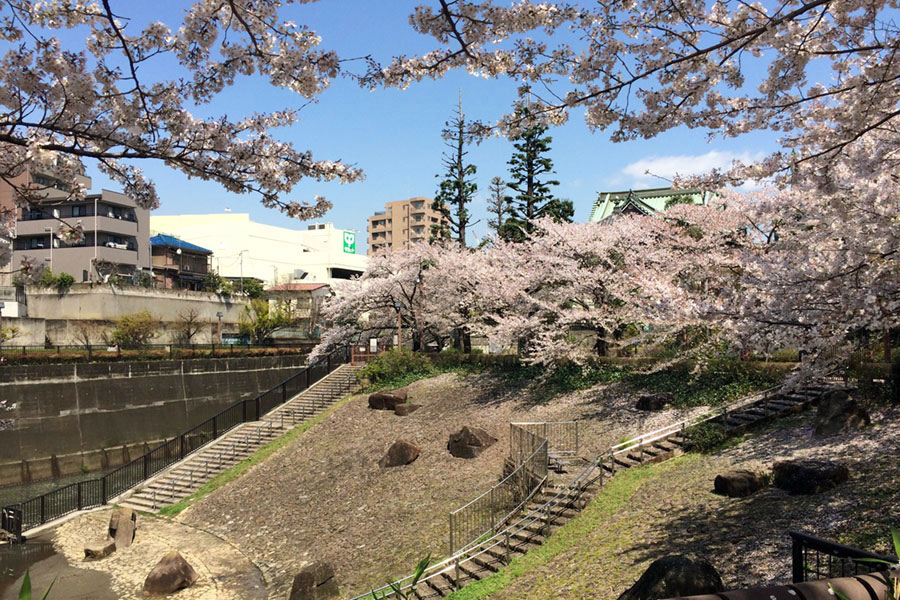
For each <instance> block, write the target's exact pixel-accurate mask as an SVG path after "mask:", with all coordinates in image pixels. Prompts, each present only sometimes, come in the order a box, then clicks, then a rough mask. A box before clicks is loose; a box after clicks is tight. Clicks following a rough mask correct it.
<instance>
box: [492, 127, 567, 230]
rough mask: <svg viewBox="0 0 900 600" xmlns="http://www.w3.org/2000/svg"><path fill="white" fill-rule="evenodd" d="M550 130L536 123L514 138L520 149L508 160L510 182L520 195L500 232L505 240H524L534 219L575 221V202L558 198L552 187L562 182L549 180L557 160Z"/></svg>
mask: <svg viewBox="0 0 900 600" xmlns="http://www.w3.org/2000/svg"><path fill="white" fill-rule="evenodd" d="M525 117H526V118H527V114H526V115H525ZM546 133H547V127H546V126H545V125H542V124H540V123H535V124H533V125H531V126H527V127H526V129H525V130H523V131H522V133H520V134H519V135H518V136H516V137H514V138H512V141H513V147H514V148H515V150H516V151H515V152H514V153H513V155H512V158H511V159H510V160H509V163H507V164H509V166H510V169H509V172H510V175H511V176H512V181H511V182H510V183H507V184H506V185H507V187H508V188H509V189H511V190H513V191H514V192H516V195H515V197H514V198H513V199H512V205H511V210H510V217H509V218H508V219H507V220H506V221H505V222H504V223H503V225H502V226H501V227H500V230H499V231H498V233H499V235H500V237H502V238H503V239H505V240H511V241H522V240H524V239H525V236H526V235H527V234H529V233H531V231H532V229H533V225H532V223H531V222H532V221H533V220H534V219H539V218H541V217H553V219H554V220H555V221H567V222H571V221H572V217H573V216H574V215H575V208H574V206H573V205H572V201H571V200H560V199H558V198H556V197H555V196H554V195H553V193H552V191H551V189H550V187H551V186H554V185H559V182H558V181H556V180H554V179H545V177H546V176H549V175H551V174H552V173H553V172H554V171H553V161H552V160H551V159H550V157H549V156H547V153H549V152H550V142H551V141H553V139H552V138H551V137H550V136H549V135H545V134H546Z"/></svg>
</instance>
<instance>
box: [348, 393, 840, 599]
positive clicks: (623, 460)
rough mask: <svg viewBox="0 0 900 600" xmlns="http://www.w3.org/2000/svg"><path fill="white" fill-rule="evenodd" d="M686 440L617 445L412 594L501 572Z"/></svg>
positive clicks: (748, 414) (779, 406)
mask: <svg viewBox="0 0 900 600" xmlns="http://www.w3.org/2000/svg"><path fill="white" fill-rule="evenodd" d="M832 389H835V386H833V385H830V384H828V383H815V384H807V385H804V386H801V387H798V388H796V389H794V390H793V391H791V392H789V393H787V394H782V393H777V394H773V395H771V396H768V395H767V396H764V397H762V398H760V399H759V400H757V401H753V402H749V403H747V404H744V405H742V406H740V408H736V409H735V410H733V411H731V412H723V413H722V414H721V415H719V416H717V417H715V418H714V419H711V420H710V422H712V423H716V424H719V425H723V426H725V427H726V428H727V429H728V430H729V434H730V435H733V434H737V433H740V432H742V431H743V430H745V429H748V428H749V427H752V426H754V425H758V424H761V423H763V422H765V421H769V420H773V419H776V418H779V417H782V416H787V415H789V414H791V413H796V412H800V411H802V410H803V409H804V408H806V407H807V406H809V405H810V404H812V403H814V402H816V401H817V400H818V399H819V398H821V397H822V396H823V395H824V394H825V393H827V392H828V391H830V390H832ZM685 442H686V440H685V438H684V436H683V432H682V431H680V430H677V431H673V432H672V433H671V434H668V435H666V436H665V437H663V438H661V439H655V440H654V441H652V442H648V443H647V444H646V445H640V446H637V447H630V448H629V447H625V448H622V449H620V450H616V448H617V447H613V448H612V449H610V451H609V452H607V453H605V454H604V456H603V457H600V458H599V459H598V462H597V463H596V471H597V473H596V474H595V475H593V476H591V477H589V478H587V479H585V480H582V481H580V482H579V483H578V484H577V486H575V485H573V486H570V485H569V481H567V479H571V478H565V477H558V478H556V479H555V480H551V481H550V482H548V483H547V484H546V485H545V486H544V488H543V489H542V490H541V491H540V493H538V494H536V495H535V496H534V497H533V498H532V500H531V501H530V502H529V503H528V504H527V505H526V506H525V508H524V509H523V510H522V512H521V513H520V515H519V516H517V517H514V518H513V519H511V522H515V525H512V526H511V527H510V528H509V529H508V530H507V531H508V532H509V535H508V536H507V537H506V538H505V539H503V540H501V541H500V542H498V543H493V544H491V543H487V544H486V545H485V546H482V549H480V550H479V549H473V551H471V552H469V553H467V554H465V555H463V556H460V557H459V558H458V559H456V560H455V561H454V562H451V563H449V564H447V563H445V566H443V567H442V568H440V570H438V571H437V572H431V573H426V577H425V578H424V579H422V580H420V581H419V583H418V584H417V585H416V586H415V587H414V588H413V589H412V597H414V598H417V599H419V600H426V599H435V598H443V597H445V596H447V595H449V594H451V593H453V592H454V591H456V590H458V589H460V588H463V587H465V586H466V585H468V584H470V583H472V582H475V581H478V580H480V579H484V578H485V577H488V576H490V575H491V574H493V573H496V572H497V571H499V570H500V569H502V568H503V567H504V566H506V565H507V564H509V561H510V560H512V559H513V558H515V557H517V556H521V555H523V554H525V553H526V552H528V551H529V550H530V549H532V548H535V547H537V546H540V545H541V544H543V543H544V541H545V540H546V539H547V538H548V537H549V536H550V535H551V534H552V533H553V532H554V531H555V530H557V529H559V528H560V527H562V526H563V525H565V524H566V523H568V522H569V521H570V520H572V519H574V518H575V517H576V516H578V514H579V513H580V512H581V510H583V509H584V507H586V506H587V504H588V503H589V502H590V500H591V499H592V498H593V497H594V495H596V494H597V493H598V492H599V491H600V489H601V488H602V486H603V482H604V481H605V480H606V479H608V478H609V477H612V476H613V475H615V473H616V472H618V471H621V470H623V469H629V468H632V467H637V466H640V465H645V464H650V463H654V462H660V461H663V460H666V459H668V458H671V457H673V456H676V455H678V454H681V453H682V452H683V447H684V445H685ZM620 446H622V445H620ZM498 529H500V528H499V527H498ZM358 598H362V596H360V597H358ZM354 600H356V599H354Z"/></svg>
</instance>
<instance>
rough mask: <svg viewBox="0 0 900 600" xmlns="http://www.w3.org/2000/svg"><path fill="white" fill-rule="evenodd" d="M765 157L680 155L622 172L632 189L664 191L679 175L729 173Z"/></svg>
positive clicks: (644, 160)
mask: <svg viewBox="0 0 900 600" xmlns="http://www.w3.org/2000/svg"><path fill="white" fill-rule="evenodd" d="M763 156H765V154H764V153H762V152H756V153H753V152H720V151H718V150H712V151H710V152H707V153H706V154H695V155H691V154H677V155H672V156H651V157H647V158H642V159H641V160H638V161H635V162H633V163H630V164H628V165H625V168H624V169H622V174H623V175H625V176H626V179H627V180H630V181H631V185H632V187H662V186H666V185H668V184H669V181H670V180H672V179H673V178H674V177H675V176H676V175H681V176H691V175H702V174H704V173H708V172H710V171H711V170H713V169H717V168H718V169H727V168H728V167H730V166H731V163H732V162H733V161H735V160H739V161H741V162H744V163H748V162H753V161H755V160H759V159H761V158H762V157H763Z"/></svg>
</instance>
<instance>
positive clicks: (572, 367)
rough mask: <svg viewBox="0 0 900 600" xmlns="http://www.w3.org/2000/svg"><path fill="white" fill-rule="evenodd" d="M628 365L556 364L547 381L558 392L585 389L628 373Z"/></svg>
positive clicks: (622, 376) (609, 381)
mask: <svg viewBox="0 0 900 600" xmlns="http://www.w3.org/2000/svg"><path fill="white" fill-rule="evenodd" d="M628 371H629V369H628V367H627V366H625V367H619V366H615V365H608V364H598V365H593V364H591V365H579V364H576V363H572V362H570V363H564V364H561V365H558V366H557V367H556V368H555V369H554V370H553V372H552V373H551V374H550V376H549V377H548V383H549V384H550V385H551V387H552V388H553V389H554V390H556V391H558V392H571V391H575V390H586V389H590V388H592V387H594V386H595V385H598V384H601V383H612V382H614V381H619V380H621V379H624V378H625V377H626V376H627V375H628Z"/></svg>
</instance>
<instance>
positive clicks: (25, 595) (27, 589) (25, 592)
mask: <svg viewBox="0 0 900 600" xmlns="http://www.w3.org/2000/svg"><path fill="white" fill-rule="evenodd" d="M54 583H56V579H55V578H54V579H53V581H51V582H50V585H49V586H47V591H46V592H44V595H43V596H41V600H46V598H47V596H49V595H50V590H52V589H53V584H54ZM19 600H31V575H29V573H28V571H25V578H24V579H23V580H22V587H21V588H19Z"/></svg>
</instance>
